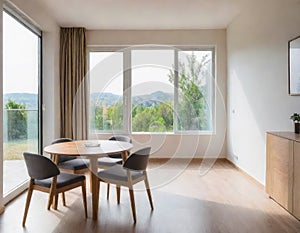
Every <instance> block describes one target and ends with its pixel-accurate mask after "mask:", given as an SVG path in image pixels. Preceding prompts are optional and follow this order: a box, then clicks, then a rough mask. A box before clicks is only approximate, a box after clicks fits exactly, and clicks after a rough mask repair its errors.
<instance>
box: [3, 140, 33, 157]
mask: <svg viewBox="0 0 300 233" xmlns="http://www.w3.org/2000/svg"><path fill="white" fill-rule="evenodd" d="M24 151H28V152H37V151H38V143H37V140H34V139H31V140H16V141H9V142H4V143H3V154H4V160H20V159H23V152H24Z"/></svg>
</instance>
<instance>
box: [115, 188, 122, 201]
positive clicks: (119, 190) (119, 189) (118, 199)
mask: <svg viewBox="0 0 300 233" xmlns="http://www.w3.org/2000/svg"><path fill="white" fill-rule="evenodd" d="M116 190H117V202H118V204H120V198H121V188H120V186H119V185H117V187H116Z"/></svg>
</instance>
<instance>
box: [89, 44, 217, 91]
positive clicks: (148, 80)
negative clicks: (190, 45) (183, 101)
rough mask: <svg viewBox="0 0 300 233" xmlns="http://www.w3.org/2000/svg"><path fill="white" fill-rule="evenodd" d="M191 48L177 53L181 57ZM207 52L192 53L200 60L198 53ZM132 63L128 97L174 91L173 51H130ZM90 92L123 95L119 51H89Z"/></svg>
mask: <svg viewBox="0 0 300 233" xmlns="http://www.w3.org/2000/svg"><path fill="white" fill-rule="evenodd" d="M191 53H192V52H191V51H185V52H180V54H179V56H180V59H181V60H185V61H186V56H187V55H190V54H191ZM207 53H211V52H207V51H197V52H194V54H195V55H196V56H197V59H198V60H199V61H200V60H201V58H202V56H203V55H205V54H207ZM131 63H132V64H131V65H132V85H131V86H132V90H131V91H132V96H137V95H144V94H151V93H153V92H156V91H163V92H168V93H173V92H174V86H173V84H172V83H170V81H169V76H168V75H169V74H170V70H173V68H174V65H173V64H174V50H171V49H169V50H168V49H164V50H155V49H154V50H143V49H141V48H139V49H138V50H133V51H132V53H131ZM89 64H90V66H89V68H90V84H91V85H90V91H91V93H96V92H110V93H113V94H116V95H122V94H123V52H122V51H120V52H91V53H90V54H89Z"/></svg>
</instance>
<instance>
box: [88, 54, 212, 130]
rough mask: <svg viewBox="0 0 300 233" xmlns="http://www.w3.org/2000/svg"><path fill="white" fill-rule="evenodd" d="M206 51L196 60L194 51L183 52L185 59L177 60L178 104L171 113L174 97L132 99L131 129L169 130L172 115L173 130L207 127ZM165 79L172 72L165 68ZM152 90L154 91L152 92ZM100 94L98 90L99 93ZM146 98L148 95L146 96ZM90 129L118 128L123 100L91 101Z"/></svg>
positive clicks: (208, 119) (171, 77) (170, 76)
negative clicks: (185, 55)
mask: <svg viewBox="0 0 300 233" xmlns="http://www.w3.org/2000/svg"><path fill="white" fill-rule="evenodd" d="M209 62H210V58H209V57H208V56H207V55H206V56H203V57H202V59H201V60H200V61H199V60H198V59H197V57H196V55H195V54H194V53H191V54H190V55H187V62H183V61H179V63H178V68H179V69H178V106H177V112H176V113H175V114H174V99H172V100H163V99H161V100H160V101H154V100H151V99H147V100H144V101H134V100H133V101H132V102H133V103H132V112H131V114H132V116H131V118H132V131H133V132H173V131H174V115H175V116H176V118H177V129H176V130H183V131H185V130H209V129H210V115H209V109H208V104H207V101H206V99H205V97H206V96H207V91H208V85H207V77H208V71H207V65H208V63H209ZM168 76H169V82H170V83H171V84H174V79H175V72H174V70H170V71H169V75H168ZM153 94H154V93H153ZM100 95H101V94H100ZM148 98H150V97H148ZM91 113H92V114H90V116H91V119H90V123H91V129H95V130H122V129H123V104H122V101H116V102H114V103H112V104H110V105H108V104H106V101H99V100H98V101H92V102H91Z"/></svg>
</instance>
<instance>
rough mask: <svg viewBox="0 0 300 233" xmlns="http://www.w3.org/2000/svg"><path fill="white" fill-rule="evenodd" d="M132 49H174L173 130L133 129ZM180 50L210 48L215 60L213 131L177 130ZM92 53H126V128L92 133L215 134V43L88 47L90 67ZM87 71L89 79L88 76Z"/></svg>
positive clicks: (124, 114) (213, 71) (213, 64)
mask: <svg viewBox="0 0 300 233" xmlns="http://www.w3.org/2000/svg"><path fill="white" fill-rule="evenodd" d="M133 50H173V51H174V69H175V70H174V73H175V82H174V115H173V121H174V124H173V132H132V118H131V111H132V101H131V100H132V96H131V84H132V67H131V54H132V53H131V52H132V51H133ZM179 51H211V53H212V62H211V66H212V68H211V71H212V80H211V83H210V85H211V96H210V105H211V130H178V127H177V119H176V114H175V111H176V109H177V108H178V52H179ZM91 52H123V124H124V127H123V130H114V131H112V130H97V131H96V130H93V131H94V132H92V130H91V129H89V133H90V134H93V133H95V134H111V133H112V132H114V133H117V134H136V135H138V134H152V135H155V134H159V135H161V134H166V135H182V134H183V135H213V134H215V133H216V116H215V113H216V86H217V81H216V80H217V77H216V70H215V69H216V65H215V63H216V53H215V46H172V47H171V46H169V47H168V46H164V45H149V46H134V47H130V46H88V47H87V67H88V69H89V67H90V61H89V60H90V53H91ZM89 71H90V70H88V78H89Z"/></svg>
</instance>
